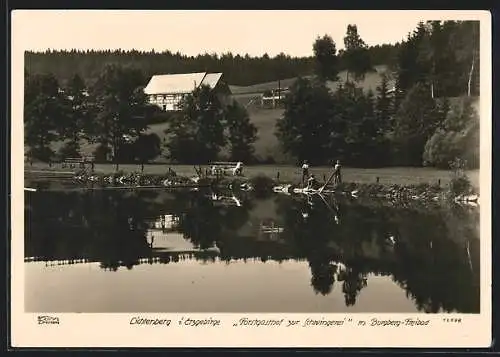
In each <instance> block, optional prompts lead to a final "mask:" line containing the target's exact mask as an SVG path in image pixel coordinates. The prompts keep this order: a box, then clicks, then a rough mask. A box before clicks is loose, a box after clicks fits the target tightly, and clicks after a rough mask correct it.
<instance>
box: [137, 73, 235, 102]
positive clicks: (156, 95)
mask: <svg viewBox="0 0 500 357" xmlns="http://www.w3.org/2000/svg"><path fill="white" fill-rule="evenodd" d="M202 85H207V86H209V87H210V88H212V90H215V91H217V95H218V97H219V100H220V101H221V102H222V104H224V105H226V104H228V103H229V100H230V96H231V90H230V89H229V86H228V85H227V83H226V82H225V81H224V80H223V79H222V73H207V72H197V73H180V74H160V75H154V76H153V77H151V80H150V81H149V83H148V85H147V86H146V88H144V93H146V95H147V96H148V97H149V102H150V103H151V104H155V105H158V106H159V107H160V108H161V109H163V110H165V111H176V110H179V109H180V108H179V104H180V103H181V101H182V99H183V98H184V97H185V96H186V95H188V94H190V93H192V92H193V91H194V90H195V89H196V88H198V87H200V86H202Z"/></svg>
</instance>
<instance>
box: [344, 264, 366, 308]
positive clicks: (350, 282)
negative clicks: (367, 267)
mask: <svg viewBox="0 0 500 357" xmlns="http://www.w3.org/2000/svg"><path fill="white" fill-rule="evenodd" d="M338 279H339V281H342V292H343V293H344V299H345V304H346V306H354V305H355V304H356V298H357V296H358V294H359V293H360V292H361V290H362V289H363V288H365V287H366V286H367V280H366V274H365V273H362V272H360V271H358V269H357V267H347V269H346V270H342V271H341V272H340V273H339V276H338Z"/></svg>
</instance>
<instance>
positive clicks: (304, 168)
mask: <svg viewBox="0 0 500 357" xmlns="http://www.w3.org/2000/svg"><path fill="white" fill-rule="evenodd" d="M308 178H309V164H308V163H307V160H304V163H303V164H302V185H305V183H306V181H307V179H308Z"/></svg>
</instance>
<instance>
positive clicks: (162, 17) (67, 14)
mask: <svg viewBox="0 0 500 357" xmlns="http://www.w3.org/2000/svg"><path fill="white" fill-rule="evenodd" d="M444 15H446V16H450V11H446V12H439V11H436V10H434V11H426V12H425V11H408V10H405V11H382V10H379V11H373V10H365V11H352V10H351V11H335V10H318V11H310V10H307V11H306V10H295V11H294V10H275V11H270V10H267V11H263V10H261V11H248V10H232V11H210V10H197V11H186V10H184V11H182V10H178V11H177V10H176V11H168V10H167V11H158V10H154V11H137V10H134V11H132V10H128V11H127V10H122V11H111V10H108V11H106V10H17V11H15V12H14V17H13V25H12V26H13V27H12V28H13V33H12V34H13V41H19V42H22V44H23V47H24V49H25V50H33V51H44V50H46V49H48V48H50V49H72V48H76V49H117V48H121V49H133V48H135V49H137V50H146V51H149V50H151V49H154V50H155V51H158V52H161V51H164V50H170V51H171V52H177V51H179V52H181V53H182V54H186V55H197V54H199V53H205V52H207V53H218V54H221V53H226V52H229V51H230V52H232V53H233V54H241V55H244V54H245V53H248V54H249V55H251V56H261V55H262V54H264V53H267V54H268V55H270V56H274V55H276V54H278V53H280V52H284V53H286V54H289V55H291V56H299V57H300V56H310V55H312V44H313V42H314V40H315V38H316V37H317V36H322V35H324V34H328V35H330V36H331V37H332V38H333V40H334V41H335V43H336V44H337V49H341V48H343V37H344V36H345V32H346V29H347V25H348V24H356V25H357V26H358V33H359V34H360V36H361V38H362V39H363V40H364V41H365V42H366V43H367V44H368V45H377V44H383V43H396V42H399V41H401V40H403V39H404V38H405V37H406V36H407V34H408V33H409V32H411V31H413V30H414V29H415V28H416V26H417V23H418V22H419V21H422V20H424V21H425V20H431V19H437V18H440V17H442V16H444ZM455 18H456V16H455Z"/></svg>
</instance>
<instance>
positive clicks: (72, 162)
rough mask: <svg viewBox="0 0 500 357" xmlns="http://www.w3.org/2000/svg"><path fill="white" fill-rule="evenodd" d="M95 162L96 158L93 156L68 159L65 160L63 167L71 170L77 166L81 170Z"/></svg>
mask: <svg viewBox="0 0 500 357" xmlns="http://www.w3.org/2000/svg"><path fill="white" fill-rule="evenodd" d="M93 162H94V157H93V156H85V157H68V158H66V159H64V161H63V162H62V167H63V168H65V167H69V168H74V167H76V166H78V167H80V168H81V169H83V168H85V164H86V163H93Z"/></svg>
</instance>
